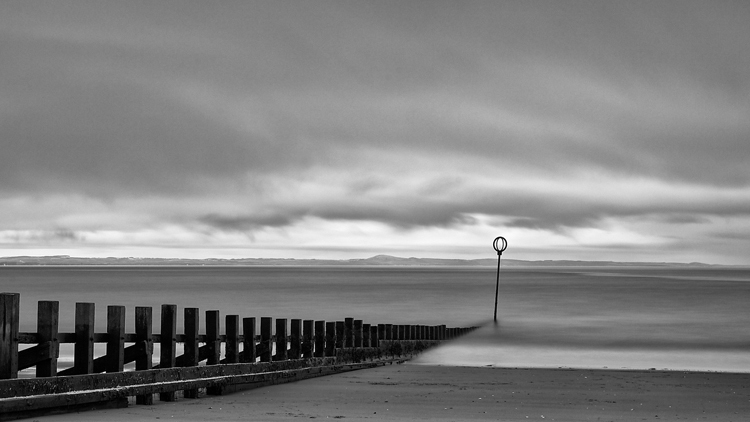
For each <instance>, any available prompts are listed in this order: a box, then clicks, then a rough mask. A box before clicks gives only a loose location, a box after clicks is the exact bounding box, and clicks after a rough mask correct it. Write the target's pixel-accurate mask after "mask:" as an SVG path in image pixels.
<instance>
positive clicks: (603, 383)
mask: <svg viewBox="0 0 750 422" xmlns="http://www.w3.org/2000/svg"><path fill="white" fill-rule="evenodd" d="M164 419H167V420H179V421H251V420H252V421H291V420H297V421H298V420H301V419H343V420H368V421H420V420H441V421H464V420H465V421H528V420H544V421H575V422H578V421H642V420H647V421H677V420H700V421H723V422H730V421H748V420H750V374H749V373H740V374H733V373H718V372H677V371H627V370H606V369H605V370H600V369H591V370H589V369H508V368H474V367H450V366H428V365H417V364H410V363H406V364H403V365H388V366H385V367H380V368H375V369H366V370H359V371H353V372H347V373H343V374H338V375H331V376H326V377H320V378H314V379H309V380H303V381H299V382H295V383H289V384H282V385H276V386H271V387H264V388H259V389H254V390H248V391H242V392H237V393H234V394H229V395H225V396H204V395H201V397H200V398H199V399H179V400H178V401H176V402H172V403H164V402H158V401H157V402H156V404H154V405H153V406H136V405H133V404H131V406H130V407H128V408H126V409H112V410H99V411H91V412H84V413H78V414H75V413H74V414H67V415H57V416H48V417H42V418H35V420H39V421H40V422H42V421H153V420H164Z"/></svg>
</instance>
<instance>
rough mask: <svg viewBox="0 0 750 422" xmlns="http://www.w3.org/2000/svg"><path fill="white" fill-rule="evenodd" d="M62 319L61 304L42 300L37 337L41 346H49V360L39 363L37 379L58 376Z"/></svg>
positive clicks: (38, 312) (39, 308)
mask: <svg viewBox="0 0 750 422" xmlns="http://www.w3.org/2000/svg"><path fill="white" fill-rule="evenodd" d="M59 318H60V302H58V301H52V300H40V301H39V305H38V308H37V321H36V323H37V335H38V338H39V344H40V345H42V344H48V345H49V358H48V359H44V360H43V361H41V362H39V363H37V365H36V376H37V377H54V376H55V375H57V358H58V356H59V355H60V347H59V343H58V341H57V333H58V323H59Z"/></svg>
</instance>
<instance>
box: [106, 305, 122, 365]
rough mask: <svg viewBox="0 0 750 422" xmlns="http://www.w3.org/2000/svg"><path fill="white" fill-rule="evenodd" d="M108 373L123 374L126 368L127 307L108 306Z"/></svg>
mask: <svg viewBox="0 0 750 422" xmlns="http://www.w3.org/2000/svg"><path fill="white" fill-rule="evenodd" d="M106 362H107V363H106V365H105V368H106V369H105V370H106V371H107V372H122V371H123V369H124V367H125V307H124V306H119V305H110V306H107V359H106Z"/></svg>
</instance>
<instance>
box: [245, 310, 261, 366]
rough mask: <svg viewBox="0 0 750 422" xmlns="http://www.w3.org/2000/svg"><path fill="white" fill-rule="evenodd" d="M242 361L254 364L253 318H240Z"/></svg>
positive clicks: (255, 356)
mask: <svg viewBox="0 0 750 422" xmlns="http://www.w3.org/2000/svg"><path fill="white" fill-rule="evenodd" d="M242 334H243V340H242V361H243V362H249V363H255V359H256V358H257V357H258V356H257V355H256V349H255V317H250V318H242Z"/></svg>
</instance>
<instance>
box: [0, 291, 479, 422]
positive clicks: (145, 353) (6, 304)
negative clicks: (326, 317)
mask: <svg viewBox="0 0 750 422" xmlns="http://www.w3.org/2000/svg"><path fill="white" fill-rule="evenodd" d="M19 308H20V295H19V294H18V293H0V421H3V420H13V419H19V418H26V417H33V416H36V415H43V414H49V413H61V412H72V411H81V410H87V409H96V408H106V407H125V406H127V405H128V402H129V401H128V398H129V397H135V403H136V404H146V405H148V404H152V403H153V400H154V397H155V396H156V397H158V398H159V400H163V401H173V400H175V398H176V397H177V395H178V394H181V395H182V396H184V397H186V398H197V397H198V395H199V391H205V393H206V394H209V395H218V394H223V393H225V392H228V391H236V390H240V389H247V388H255V387H260V386H264V385H270V384H276V383H282V382H289V381H296V380H300V379H305V378H310V377H315V376H321V375H328V374H334V373H339V372H344V371H350V370H355V369H362V368H369V367H375V366H379V365H384V364H388V363H392V362H393V361H401V360H405V359H408V358H409V357H411V356H412V355H414V354H415V353H418V352H420V351H422V350H425V349H426V348H428V347H431V346H433V345H435V344H437V343H439V342H440V341H443V340H449V339H452V338H455V337H458V336H460V335H463V334H465V333H467V332H469V331H471V330H473V329H474V328H476V327H469V328H449V327H446V326H445V325H432V326H427V325H407V324H405V325H396V324H366V323H364V322H363V321H362V320H359V319H354V318H345V319H344V320H342V321H320V320H317V321H316V320H302V319H286V318H277V319H275V320H274V319H273V318H270V317H262V318H260V319H259V321H257V320H256V318H255V317H247V318H240V316H239V315H226V316H225V318H224V326H223V328H224V332H223V334H222V333H221V319H220V313H219V311H218V310H209V311H206V312H205V323H204V331H203V332H204V333H205V334H199V328H200V312H199V309H198V308H184V309H183V327H184V329H183V333H181V334H178V333H177V318H178V312H177V306H176V305H162V306H161V323H160V332H159V334H154V333H153V309H152V308H151V307H136V308H135V332H134V333H127V332H126V331H125V320H126V318H125V317H126V315H125V307H124V306H108V307H107V322H106V332H103V333H101V332H100V333H97V332H95V329H94V310H95V305H94V304H93V303H76V309H75V332H72V333H61V332H59V330H58V327H59V302H57V301H39V303H38V308H37V310H38V312H37V329H36V332H20V331H19V325H20V324H19V322H20V321H19V315H20V309H19ZM258 322H259V325H260V330H259V331H256V328H257V327H258V324H257V323H258ZM240 331H242V334H240ZM62 343H72V344H74V356H73V365H72V366H71V367H68V368H65V369H62V370H60V369H59V368H58V358H59V355H60V352H59V351H60V344H62ZM96 343H104V344H106V353H104V354H103V355H101V356H98V357H97V356H95V353H94V349H95V348H94V345H95V344H96ZM178 344H182V345H183V347H182V349H183V353H182V354H181V355H177V350H178V348H177V345H178ZM19 345H32V346H30V347H26V348H23V349H22V350H19ZM154 345H159V355H158V363H157V364H154V358H155V356H154ZM132 363H134V370H132V371H125V365H128V364H132ZM32 367H34V368H35V375H36V377H34V378H20V379H19V378H18V375H19V371H23V370H24V369H27V368H32Z"/></svg>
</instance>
